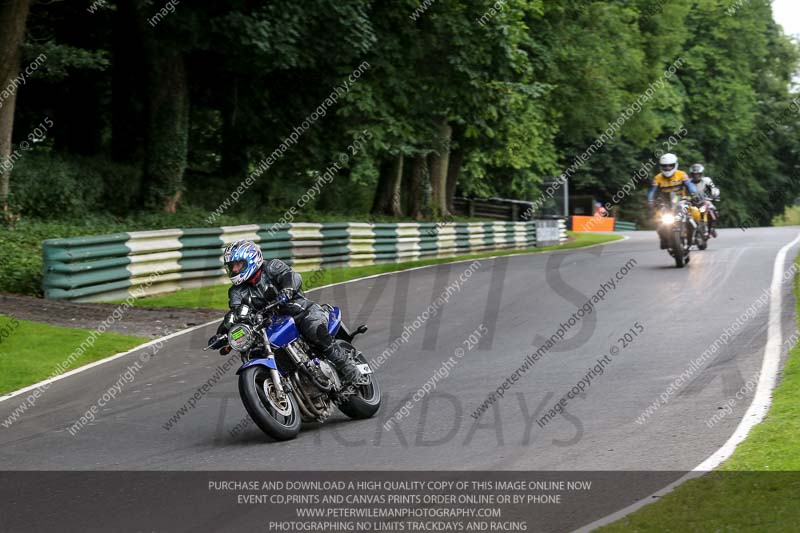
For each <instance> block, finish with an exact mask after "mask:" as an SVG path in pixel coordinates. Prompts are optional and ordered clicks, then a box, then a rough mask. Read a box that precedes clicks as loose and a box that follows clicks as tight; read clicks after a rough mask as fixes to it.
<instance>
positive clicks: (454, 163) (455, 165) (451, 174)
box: [447, 148, 465, 214]
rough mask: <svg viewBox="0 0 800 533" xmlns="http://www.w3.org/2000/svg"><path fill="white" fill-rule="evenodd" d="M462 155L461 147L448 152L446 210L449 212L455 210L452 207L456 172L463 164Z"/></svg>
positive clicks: (456, 178) (456, 181)
mask: <svg viewBox="0 0 800 533" xmlns="http://www.w3.org/2000/svg"><path fill="white" fill-rule="evenodd" d="M464 155H465V154H464V149H463V148H456V149H455V150H453V151H452V152H451V153H450V165H448V167H447V210H448V211H449V212H450V213H451V214H452V213H455V211H456V210H455V208H454V207H453V197H454V196H455V195H456V186H457V185H458V174H459V172H461V166H462V165H463V164H464Z"/></svg>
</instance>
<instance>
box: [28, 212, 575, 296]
mask: <svg viewBox="0 0 800 533" xmlns="http://www.w3.org/2000/svg"><path fill="white" fill-rule="evenodd" d="M536 227H537V224H536V223H535V222H533V221H532V222H457V223H446V224H435V223H398V224H367V223H331V224H312V223H297V224H283V225H270V224H253V225H246V226H228V227H220V228H202V229H168V230H157V231H138V232H132V233H115V234H111V235H100V236H91V237H76V238H69V239H49V240H46V241H44V242H43V243H42V253H43V257H44V279H43V283H42V285H43V288H44V294H45V298H53V299H66V300H75V301H107V300H120V299H124V298H127V297H128V295H129V294H131V291H133V290H136V294H137V295H138V296H141V295H145V294H146V295H151V294H159V293H164V292H170V291H174V290H178V289H183V288H192V287H201V286H208V285H215V284H221V283H228V279H227V277H226V276H225V272H224V269H223V265H222V250H223V249H224V247H225V245H226V244H228V243H230V242H233V241H236V240H239V239H250V240H253V241H255V242H257V243H258V244H259V245H260V246H261V249H262V250H263V252H264V256H265V257H266V258H279V259H283V260H284V261H286V262H287V263H289V264H290V265H292V267H293V268H294V269H296V270H298V271H300V272H303V271H310V270H316V269H323V268H324V269H327V268H339V267H350V266H363V265H371V264H375V263H397V262H404V261H413V260H416V259H420V258H438V257H452V256H455V255H461V254H466V253H471V252H481V251H490V250H503V249H514V248H516V249H523V248H532V247H534V246H536V244H537V243H536ZM557 228H558V229H557V230H556V232H555V233H554V232H553V231H549V234H548V237H547V239H548V240H549V239H553V238H556V237H555V236H557V237H558V238H559V240H560V242H564V241H565V240H566V233H565V231H564V228H563V221H560V226H558V227H557ZM543 236H544V235H543Z"/></svg>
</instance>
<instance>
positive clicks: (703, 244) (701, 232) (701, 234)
mask: <svg viewBox="0 0 800 533" xmlns="http://www.w3.org/2000/svg"><path fill="white" fill-rule="evenodd" d="M695 231H696V233H695V235H697V237H696V238H695V241H696V242H697V248H698V250H705V249H706V248H708V240H707V238H706V235H707V233H706V223H705V222H700V224H698V226H697V229H696V230H695Z"/></svg>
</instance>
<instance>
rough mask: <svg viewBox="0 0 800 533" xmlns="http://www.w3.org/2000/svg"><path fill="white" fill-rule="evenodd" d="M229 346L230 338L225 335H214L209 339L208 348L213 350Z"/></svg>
mask: <svg viewBox="0 0 800 533" xmlns="http://www.w3.org/2000/svg"><path fill="white" fill-rule="evenodd" d="M227 344H228V336H227V335H224V334H218V335H214V336H213V337H211V338H210V339H208V347H209V349H211V350H217V349H219V348H223V347H224V346H227Z"/></svg>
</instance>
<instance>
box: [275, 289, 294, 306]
mask: <svg viewBox="0 0 800 533" xmlns="http://www.w3.org/2000/svg"><path fill="white" fill-rule="evenodd" d="M292 298H294V289H292V288H291V287H287V288H285V289H281V292H279V293H278V302H280V303H281V304H285V303H286V302H288V301H289V300H291V299H292Z"/></svg>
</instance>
